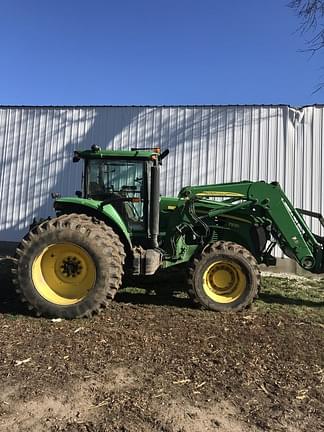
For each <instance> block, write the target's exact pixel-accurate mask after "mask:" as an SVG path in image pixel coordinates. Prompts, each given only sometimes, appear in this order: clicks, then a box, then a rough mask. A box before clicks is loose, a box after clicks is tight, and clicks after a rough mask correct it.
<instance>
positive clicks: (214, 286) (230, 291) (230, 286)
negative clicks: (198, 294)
mask: <svg viewBox="0 0 324 432" xmlns="http://www.w3.org/2000/svg"><path fill="white" fill-rule="evenodd" d="M246 286H247V279H246V276H245V274H244V273H243V271H242V268H241V266H240V265H239V264H237V263H235V262H233V261H226V260H223V261H217V262H214V263H213V264H211V265H210V266H209V267H208V268H207V269H206V271H205V272H204V275H203V289H204V292H205V294H206V295H207V296H208V297H209V298H211V299H212V300H214V301H215V302H217V303H231V302H234V301H235V300H237V299H238V298H239V297H241V295H242V294H243V293H244V291H245V289H246Z"/></svg>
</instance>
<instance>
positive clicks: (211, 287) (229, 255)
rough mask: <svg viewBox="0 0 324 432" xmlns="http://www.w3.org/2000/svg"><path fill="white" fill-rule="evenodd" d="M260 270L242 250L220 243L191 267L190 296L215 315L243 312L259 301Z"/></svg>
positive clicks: (227, 243)
mask: <svg viewBox="0 0 324 432" xmlns="http://www.w3.org/2000/svg"><path fill="white" fill-rule="evenodd" d="M260 281H261V276H260V270H259V267H258V264H257V262H256V260H255V258H254V257H253V255H252V254H251V253H250V252H249V251H248V250H247V249H245V248H244V247H243V246H241V245H239V244H236V243H232V242H225V241H218V242H216V243H213V244H212V245H210V246H208V247H207V248H206V249H205V250H204V251H203V252H202V254H201V255H200V256H199V257H195V258H194V260H193V261H192V263H191V265H190V267H189V281H188V282H189V290H188V291H189V296H190V297H191V298H192V300H193V301H194V302H195V303H197V304H200V305H201V306H203V307H205V308H206V309H211V310H214V311H240V310H242V309H244V308H246V307H247V306H248V305H250V304H251V303H252V301H253V300H254V299H255V298H256V297H257V295H258V292H259V290H260Z"/></svg>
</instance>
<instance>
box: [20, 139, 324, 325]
mask: <svg viewBox="0 0 324 432" xmlns="http://www.w3.org/2000/svg"><path fill="white" fill-rule="evenodd" d="M167 154H168V150H166V151H164V152H163V153H162V154H161V153H160V151H159V149H150V150H148V149H132V150H130V151H110V150H101V149H100V148H99V147H98V146H95V145H94V146H92V147H91V149H90V150H85V151H76V152H74V158H73V161H74V162H78V161H80V160H81V159H83V160H84V164H85V167H84V177H83V191H77V192H76V196H75V197H65V198H61V197H59V196H56V199H55V201H54V208H55V212H56V217H55V218H52V219H51V218H49V219H47V220H43V221H39V222H38V223H34V224H33V225H31V228H30V231H29V233H28V234H27V235H26V236H25V237H24V239H23V240H22V241H21V243H20V245H19V246H18V248H17V251H16V256H15V267H14V268H13V274H14V277H13V281H14V283H15V285H16V289H17V292H18V293H19V295H20V297H21V299H22V301H23V302H26V303H27V305H28V307H29V309H34V310H35V311H36V313H37V314H38V315H45V316H50V317H62V318H76V317H85V316H86V317H89V316H91V315H92V314H94V313H97V312H99V311H100V309H102V308H104V307H106V306H107V305H108V304H109V302H110V300H111V299H113V298H114V296H115V294H116V292H117V290H118V288H119V287H120V286H121V284H122V278H123V275H127V276H146V275H153V274H155V273H156V272H157V271H163V269H167V268H170V267H174V266H178V267H179V266H182V267H184V266H185V267H186V269H187V285H188V293H189V296H190V297H191V298H192V299H193V301H194V302H195V303H197V304H199V305H201V306H203V307H205V308H208V309H212V310H215V311H240V310H242V309H244V308H245V307H247V306H248V305H249V304H250V303H251V302H252V301H253V299H254V298H255V297H256V296H257V294H258V292H259V290H260V271H259V264H266V265H274V264H275V262H276V260H275V258H274V257H273V256H272V251H273V248H274V246H275V245H276V244H278V245H279V246H280V247H281V249H282V250H283V252H284V253H285V254H286V255H288V256H289V257H291V258H293V259H295V260H296V261H297V262H298V264H299V265H300V266H301V267H303V268H304V269H306V270H309V271H310V272H312V273H321V272H323V271H324V264H323V261H324V259H323V245H324V240H323V238H322V237H319V236H317V235H315V234H313V233H312V232H311V231H310V230H309V228H308V226H307V225H306V223H305V221H304V219H303V217H302V215H303V214H307V215H309V216H313V217H317V218H318V219H320V221H321V223H322V224H323V218H322V217H321V215H319V214H316V213H313V212H309V211H304V210H300V209H295V208H294V207H293V206H292V204H291V203H290V202H289V200H288V198H287V197H286V195H285V194H284V192H283V191H282V189H281V188H280V186H279V184H278V183H270V184H269V183H265V182H250V181H242V182H237V183H227V184H215V185H205V186H187V187H184V188H183V189H181V191H180V192H179V195H178V197H161V196H160V166H161V165H162V161H163V159H164V158H165V157H166V156H167Z"/></svg>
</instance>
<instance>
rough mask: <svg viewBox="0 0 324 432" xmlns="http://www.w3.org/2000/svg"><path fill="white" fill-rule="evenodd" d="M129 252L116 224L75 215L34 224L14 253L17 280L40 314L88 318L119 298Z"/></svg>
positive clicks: (20, 290) (24, 297)
mask: <svg viewBox="0 0 324 432" xmlns="http://www.w3.org/2000/svg"><path fill="white" fill-rule="evenodd" d="M124 260H125V253H124V248H123V245H122V243H121V242H120V240H119V237H118V236H117V234H116V233H115V232H114V231H113V230H112V228H111V227H109V226H107V225H105V224H104V223H103V222H101V221H98V220H95V219H93V218H91V217H89V216H87V215H79V214H70V215H63V216H60V217H58V218H55V219H51V220H47V221H44V222H42V223H40V224H39V225H36V226H34V227H33V228H32V229H31V231H30V232H29V233H28V234H27V235H26V237H25V238H24V239H23V240H22V241H21V243H20V245H19V246H18V248H17V251H16V256H15V267H14V268H13V270H12V272H13V275H14V277H13V282H14V284H15V285H16V286H17V288H16V291H17V293H18V294H19V296H20V298H21V300H22V301H23V302H24V303H26V304H27V306H28V308H29V309H30V310H32V309H34V310H35V311H36V314H37V315H44V316H48V317H60V318H81V317H89V316H91V315H93V314H94V313H98V312H99V311H100V310H101V309H102V308H105V307H106V306H107V305H108V303H109V301H110V300H111V299H113V298H114V296H115V294H116V292H117V290H118V288H119V286H120V285H121V279H122V275H123V264H124Z"/></svg>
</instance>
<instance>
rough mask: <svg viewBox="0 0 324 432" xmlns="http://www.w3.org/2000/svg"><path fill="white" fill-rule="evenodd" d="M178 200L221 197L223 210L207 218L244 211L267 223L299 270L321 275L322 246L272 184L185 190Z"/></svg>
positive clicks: (229, 185)
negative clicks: (299, 267)
mask: <svg viewBox="0 0 324 432" xmlns="http://www.w3.org/2000/svg"><path fill="white" fill-rule="evenodd" d="M179 196H180V197H182V198H187V199H193V200H195V199H199V198H204V197H206V198H207V197H222V198H226V201H222V202H223V203H224V204H226V205H224V206H222V207H220V208H217V209H215V210H211V211H210V212H209V216H211V217H215V216H220V215H221V214H224V213H230V212H235V211H237V210H243V211H244V210H247V209H248V211H249V213H250V214H253V213H254V214H255V215H256V216H261V217H262V219H263V220H264V221H265V222H268V225H269V229H271V232H272V234H273V236H274V237H275V238H276V240H277V242H278V244H279V246H280V247H281V249H282V250H283V252H284V253H285V254H286V255H288V256H290V257H291V258H294V259H295V260H296V261H297V262H298V263H299V264H300V265H301V266H302V267H303V268H305V269H307V270H309V271H311V272H314V273H319V272H321V271H323V246H322V244H321V243H319V242H318V241H317V240H316V238H315V236H314V234H313V233H312V232H311V231H310V229H309V228H308V226H307V224H306V222H305V221H304V219H303V217H302V216H301V213H300V212H299V211H298V210H296V209H295V208H294V207H293V205H292V204H291V202H290V201H289V199H288V198H287V196H286V195H285V193H284V192H283V190H282V189H281V187H280V185H279V184H278V183H276V182H273V183H266V182H249V181H243V182H237V183H226V184H215V185H206V186H193V187H190V186H188V187H186V188H183V189H182V190H181V191H180V194H179Z"/></svg>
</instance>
